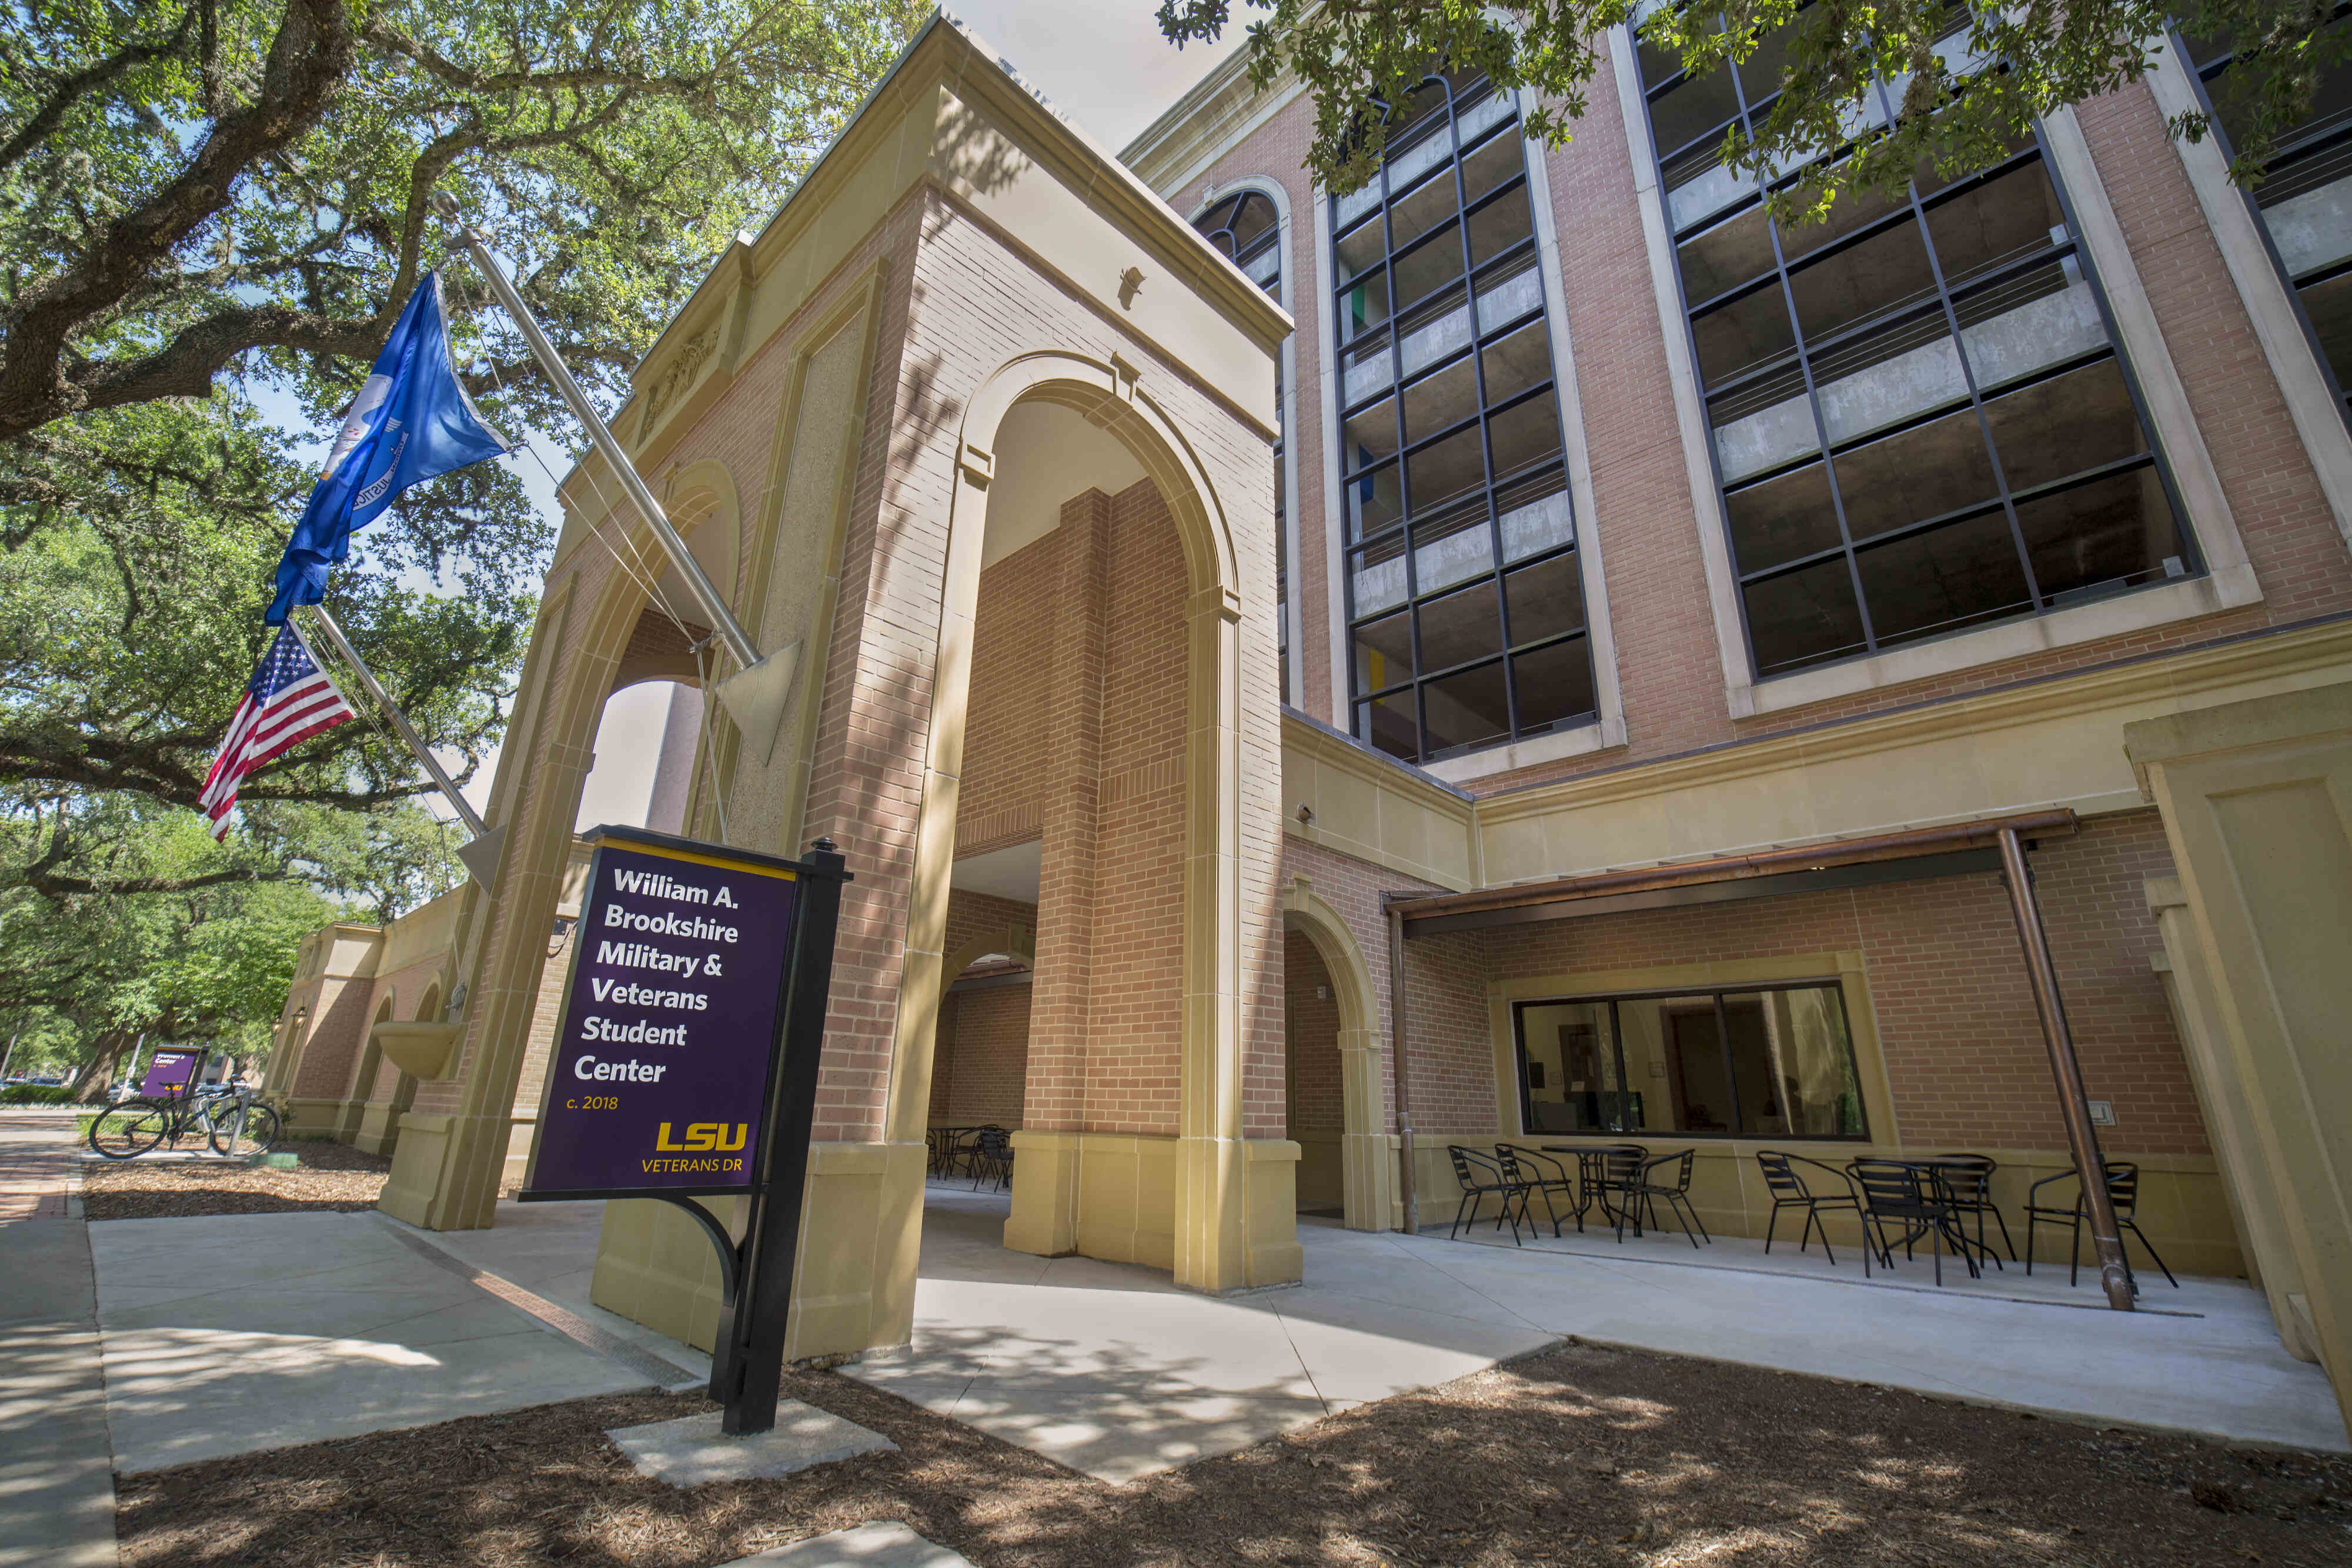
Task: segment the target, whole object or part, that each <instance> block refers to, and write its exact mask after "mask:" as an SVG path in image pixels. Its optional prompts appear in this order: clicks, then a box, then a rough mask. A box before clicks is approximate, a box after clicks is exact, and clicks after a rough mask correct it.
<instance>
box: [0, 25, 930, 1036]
mask: <svg viewBox="0 0 2352 1568" xmlns="http://www.w3.org/2000/svg"><path fill="white" fill-rule="evenodd" d="M921 15H922V12H921V11H920V10H919V8H918V7H917V6H915V5H913V4H911V0H877V3H873V4H864V5H857V4H844V3H841V0H783V3H781V4H777V3H770V0H659V3H656V0H594V3H593V4H591V5H588V6H586V7H584V8H583V7H581V6H559V5H546V4H543V3H541V0H402V3H401V4H399V5H387V4H383V3H382V0H190V3H185V4H182V3H177V0H164V3H163V4H161V5H134V4H128V3H125V0H26V3H24V4H20V5H15V6H12V7H9V8H8V9H6V10H5V13H0V1010H5V1009H37V1016H38V1017H39V1018H41V1019H47V1020H48V1021H49V1023H50V1024H53V1025H54V1024H56V1023H57V1020H58V1019H68V1020H69V1028H68V1033H71V1034H74V1035H75V1038H79V1039H81V1040H85V1041H89V1040H94V1039H99V1038H101V1037H102V1038H104V1039H106V1040H111V1041H112V1042H113V1044H112V1045H111V1046H109V1047H108V1049H115V1048H117V1047H120V1046H121V1045H122V1044H123V1043H124V1042H125V1040H127V1038H128V1037H127V1036H125V1035H124V1034H123V1033H122V1031H123V1030H131V1031H133V1033H135V1032H136V1031H137V1030H142V1029H153V1030H164V1031H166V1032H170V1033H174V1034H176V1035H177V1036H178V1037H180V1038H203V1037H204V1036H203V1033H202V1031H204V1030H222V1031H229V1030H247V1031H250V1030H253V1029H255V1028H260V1029H262V1030H264V1032H265V1033H266V1030H267V1020H268V1018H271V1017H274V1016H275V1013H276V1011H277V1009H278V1003H279V1002H280V1001H281V1000H282V999H283V997H284V988H285V980H286V977H285V975H284V974H283V973H282V972H281V969H282V966H283V965H284V964H286V963H290V962H291V957H292V952H293V946H294V940H295V937H296V936H299V933H300V932H301V931H303V930H307V929H310V928H311V927H314V926H315V925H318V924H319V923H320V921H321V920H322V919H326V918H331V917H334V916H337V915H362V916H364V917H367V918H390V917H391V916H392V915H394V914H397V913H399V912H400V911H403V910H404V909H407V908H411V907H414V906H415V904H417V903H418V902H420V901H422V900H423V899H425V898H426V897H429V896H431V895H432V894H434V893H436V892H437V891H439V890H440V889H442V888H444V887H446V886H449V885H453V884H454V883H455V881H456V879H457V867H456V864H455V862H454V861H453V860H452V859H451V856H450V848H451V844H450V835H449V832H448V831H447V830H445V829H443V828H441V827H440V826H438V825H437V824H436V823H434V822H433V821H431V820H430V819H429V818H427V817H426V816H425V814H424V813H423V812H422V810H419V809H418V808H417V807H416V806H415V803H414V799H413V798H414V797H415V796H416V795H417V794H418V793H420V792H422V791H423V790H424V789H426V788H427V785H426V783H425V779H423V777H422V774H421V770H420V769H418V768H417V767H416V765H415V762H414V760H413V759H412V758H409V756H408V755H407V754H406V752H405V751H404V749H403V748H402V747H400V746H399V745H398V744H397V743H396V742H395V741H394V739H393V738H392V737H390V736H389V735H387V734H385V733H384V731H383V728H382V727H380V726H379V725H377V724H376V723H374V722H373V715H372V714H371V713H370V712H369V710H368V708H367V705H366V701H365V698H364V696H363V695H362V694H360V693H358V692H355V691H352V690H350V689H349V686H348V684H347V685H346V695H347V696H349V697H350V698H351V699H352V702H353V704H354V706H359V707H361V709H362V713H363V715H366V717H363V718H362V721H361V722H357V723H351V724H346V725H344V726H342V727H340V728H338V729H335V730H333V731H331V732H329V733H328V734H327V735H325V736H322V737H318V738H316V739H313V740H311V741H309V742H306V743H304V744H303V745H302V746H300V747H297V748H296V749H295V750H294V751H293V752H292V753H290V754H289V755H288V756H287V757H285V758H280V759H278V761H276V762H274V763H272V764H270V765H269V766H268V767H267V768H263V769H262V770H260V771H259V772H257V774H255V775H253V776H252V777H251V778H250V779H248V780H247V783H246V785H245V786H244V789H243V790H242V803H243V811H242V826H241V828H240V829H239V831H237V833H236V834H235V835H234V836H233V837H232V839H231V841H230V842H229V843H228V844H227V845H226V846H221V845H215V843H214V842H213V841H212V840H211V839H210V837H209V836H208V835H207V834H206V833H205V831H204V827H203V824H202V823H201V821H199V819H198V818H197V817H196V816H195V814H194V812H193V811H192V810H190V808H192V807H193V805H194V801H195V799H196V795H197V792H198V790H199V789H201V786H202V782H203V779H204V776H205V770H206V769H207V768H208V767H209V765H210V762H211V758H212V755H213V752H214V749H215V747H216V746H217V745H218V743H219V740H220V737H221V735H222V732H223V729H224V728H225V727H226V723H227V720H228V717H229V715H230V713H231V711H232V710H233V708H234V707H235V706H236V700H237V697H238V695H239V694H240V692H241V691H242V689H243V687H244V685H245V683H246V681H247V679H248V677H249V676H250V674H251V673H252V670H253V666H254V663H255V661H256V660H257V657H258V656H259V653H260V652H261V649H262V646H263V643H264V641H265V638H266V635H267V629H266V628H265V627H263V625H262V623H261V620H260V612H261V610H262V608H263V606H264V605H266V604H267V603H268V598H269V581H270V576H271V571H272V569H273V568H274V566H275V564H276V562H277V559H278V551H279V549H281V548H282V546H283V544H284V541H285V538H286V535H287V532H288V530H289V528H290V527H291V526H292V523H293V521H294V518H295V517H296V516H297V515H298V514H299V508H300V507H301V505H302V502H303V500H304V498H305V497H307V495H308V494H309V491H310V486H311V484H312V482H313V481H314V479H315V478H316V465H317V461H318V458H317V455H316V448H315V447H313V446H310V445H303V446H298V445H297V444H295V442H294V441H293V440H290V439H289V436H288V435H287V434H285V433H283V432H282V431H280V430H278V429H276V428H273V424H272V420H276V421H281V422H284V423H290V424H293V425H295V426H297V427H298V428H303V429H304V430H305V434H309V433H316V434H317V435H318V436H320V438H323V437H324V435H325V434H327V433H329V432H330V431H331V428H332V426H333V424H334V423H335V421H336V419H337V416H338V415H339V414H340V413H341V410H342V408H343V407H344V405H345V404H346V403H347V402H348V401H349V399H350V398H351V396H352V393H353V392H355V391H356V390H357V388H358V387H359V385H360V383H361V382H362V379H363V378H364V377H365V375H366V373H367V369H368V366H369V363H370V362H371V361H372V360H373V358H374V355H375V353H376V350H377V349H378V348H379V347H380V346H381V344H382V342H383V336H384V334H385V332H386V331H387V330H388V329H390V327H391V325H392V322H393V320H394V317H395V316H396V314H397V313H398V311H399V310H400V308H401V307H402V305H403V304H404V302H405V301H406V298H407V297H408V295H409V292H410V290H411V289H412V288H413V287H415V282H416V280H417V278H418V277H420V276H421V275H422V274H423V272H424V271H425V269H426V268H427V267H431V266H433V265H434V264H435V263H436V262H437V261H440V260H442V259H444V255H445V250H446V246H445V243H444V239H443V236H442V231H441V227H440V225H438V223H437V221H436V220H434V219H433V218H432V217H431V216H430V214H429V210H428V207H427V198H428V197H429V196H430V195H431V194H432V193H434V192H436V190H438V191H446V192H449V193H453V194H454V195H456V196H457V199H458V201H459V203H460V204H461V205H462V206H463V207H464V208H465V209H466V210H467V213H468V214H469V216H470V217H471V218H472V219H473V221H474V222H475V223H477V224H478V225H480V226H482V227H484V228H485V229H486V230H487V231H488V233H489V234H490V235H491V237H492V239H493V243H494V244H495V245H496V246H498V247H499V249H500V250H501V251H502V253H503V254H504V255H505V256H506V257H507V258H508V260H509V263H510V264H512V265H513V266H515V267H516V268H517V282H518V287H520V289H521V291H522V293H523V295H524V297H525V298H526V299H527V300H528V301H529V303H530V306H531V308H532V309H533V310H534V311H535V312H536V313H537V314H538V315H539V317H540V319H541V321H542V322H543V323H544V324H545V325H546V327H547V329H548V331H549V333H550V335H551V337H552V338H553V339H554V340H555V341H556V343H557V344H558V346H559V347H560V348H561V349H562V351H563V352H564V354H565V356H566V358H567V359H568V360H569V361H570V362H571V363H572V366H573V368H574V370H575V371H577V372H578V373H579V375H580V377H581V379H582V380H583V382H586V383H587V384H588V386H589V387H590V388H591V390H592V392H594V393H597V394H600V395H602V396H603V397H604V399H605V400H606V401H607V402H608V403H609V402H616V401H617V400H618V398H619V397H620V396H621V395H623V394H624V392H625V388H626V375H627V372H628V371H629V370H630V368H631V367H633V366H634V365H635V362H636V361H637V359H638V358H639V356H641V355H642V354H643V353H644V351H645V350H646V349H647V348H648V347H650V346H651V343H652V341H653V339H654V336H655V334H656V331H657V330H658V329H659V328H660V327H661V325H662V324H663V323H664V322H665V321H666V320H667V319H668V317H669V316H670V314H671V313H672V312H673V311H674V310H675V309H676V308H677V306H678V304H679V303H680V302H682V301H683V300H684V298H686V296H687V295H688V293H689V292H690V291H691V290H692V288H693V287H695V286H696V285H697V284H698V283H699V282H700V280H701V279H702V277H704V275H705V274H706V273H707V272H708V270H709V267H710V265H711V263H712V260H713V259H714V258H715V257H716V256H718V255H719V254H720V253H721V252H722V251H723V249H724V248H725V246H727V245H728V243H729V242H730V240H731V239H732V237H733V235H734V234H735V232H736V230H737V229H738V228H739V227H742V226H744V225H756V224H757V223H759V222H760V221H761V219H762V218H763V217H764V215H765V214H767V213H768V212H770V211H772V209H773V207H774V206H775V205H776V204H777V203H778V202H779V201H780V200H781V199H782V195H783V194H784V193H785V192H786V191H788V190H789V189H790V188H791V186H792V184H793V182H794V181H796V180H797V179H798V178H799V177H800V175H801V173H802V172H803V171H804V170H805V169H806V167H807V166H808V164H809V162H811V161H812V160H813V159H814V156H815V154H816V153H817V152H818V151H819V150H821V149H822V148H823V146H824V144H825V142H826V141H827V140H828V139H829V138H830V137H831V136H832V134H833V133H834V131H835V130H836V129H837V128H838V127H839V126H840V124H841V123H842V122H843V121H844V120H845V119H846V118H847V116H848V114H849V112H850V111H851V110H853V109H854V108H855V107H856V104H857V103H858V102H859V101H861V100H862V99H863V98H864V96H865V94H866V91H867V90H868V89H870V88H871V86H872V85H873V83H874V82H875V81H876V80H877V78H879V76H880V73H881V71H882V70H883V68H885V67H887V64H888V62H889V61H890V59H891V57H893V55H894V54H895V53H896V51H897V50H898V47H899V46H900V45H901V44H902V43H903V42H904V41H905V39H906V38H907V37H908V36H909V35H910V33H911V31H912V28H913V26H914V25H915V23H916V22H917V21H918V20H919V18H920V16H921ZM445 281H446V284H447V287H446V290H445V298H446V301H447V303H448V304H449V306H450V307H451V309H452V315H453V320H452V337H453V343H454V352H455V355H456V358H457V361H458V364H459V369H460V372H461V374H462V375H463V376H464V377H465V379H466V382H467V386H468V388H469V390H471V391H472V392H474V393H475V395H476V397H477V399H478V402H480V403H481V404H482V408H483V413H485V415H486V416H487V417H488V418H489V419H490V420H491V421H492V423H495V424H497V425H498V426H499V429H500V430H501V431H502V432H503V433H505V434H507V435H508V436H509V437H510V438H515V439H519V440H528V439H530V438H531V437H532V436H533V435H534V434H536V435H537V437H538V438H539V439H540V441H541V444H551V445H552V446H554V447H555V448H557V449H558V450H561V449H562V448H564V447H567V446H570V445H572V444H574V443H575V442H576V439H577V432H575V431H574V430H573V428H572V423H571V420H570V417H569V415H568V414H567V413H564V412H563V411H562V407H561V405H560V403H559V402H557V400H556V399H555V397H554V396H553V394H552V393H551V391H550V389H549V388H548V387H547V386H546V385H545V383H544V382H543V381H542V380H541V377H540V373H539V371H538V370H537V367H536V365H535V363H534V362H533V361H531V359H530V355H529V354H528V352H527V351H526V350H525V349H524V347H523V345H522V343H521V341H520V338H519V336H518V335H517V334H516V333H515V332H514V330H513V329H512V326H511V324H510V323H509V322H508V321H506V320H505V319H504V318H503V316H501V315H499V314H498V313H497V312H495V311H494V310H493V309H491V308H489V306H488V298H487V292H486V290H485V289H484V288H483V287H482V286H481V284H480V282H479V280H478V279H477V278H474V277H471V276H470V273H469V272H468V270H467V267H466V266H465V264H463V263H460V264H458V265H457V266H455V267H450V268H449V269H448V270H447V271H446V274H445ZM263 408H267V409H268V410H269V411H270V413H271V416H272V418H271V419H270V420H265V419H264V418H263V416H262V414H261V413H260V412H259V410H261V409H263ZM551 542H552V541H551V537H550V529H549V528H548V527H547V525H546V523H545V522H543V521H542V520H541V518H540V517H538V516H537V515H536V513H535V511H534V509H533V507H532V506H531V504H530V498H529V497H528V496H527V495H526V494H525V493H524V491H523V488H522V486H521V485H520V483H518V481H517V480H516V478H515V477H514V475H513V474H512V473H511V472H510V471H509V469H508V468H506V467H501V466H498V465H480V466H477V467H475V468H472V469H469V470H465V471H462V472H460V473H458V474H455V475H451V476H446V477H445V478H443V479H440V480H438V481H436V482H434V483H433V484H431V485H429V486H421V487H420V488H418V489H417V490H415V491H412V492H410V493H409V495H408V496H406V497H404V498H403V499H402V501H401V502H400V503H399V504H398V506H397V507H395V508H394V510H393V512H392V513H390V514H389V515H388V516H386V517H384V518H383V519H382V520H380V521H379V522H377V523H376V524H375V525H373V527H371V528H369V529H368V530H367V531H366V532H365V533H363V534H362V535H361V536H360V537H359V539H358V541H357V545H358V549H357V552H356V553H355V555H354V558H353V559H352V561H351V562H350V563H349V564H347V565H346V566H345V567H344V568H343V569H342V570H341V571H339V573H338V574H337V578H336V581H335V586H334V591H333V596H332V599H331V605H332V608H333V610H334V612H335V614H336V616H337V618H338V620H340V621H341V623H342V625H343V626H344V628H345V630H346V631H347V632H349V634H350V635H351V638H352V642H353V643H355V644H356V645H357V646H358V648H359V650H360V652H361V653H362V656H363V657H365V658H366V659H367V660H368V662H369V663H370V664H372V665H373V667H374V668H375V670H376V671H377V673H378V674H379V675H380V676H382V678H383V681H384V683H385V685H387V686H388V687H389V688H390V689H391V690H392V692H393V695H394V697H395V698H396V699H397V700H398V701H399V702H400V703H401V704H402V706H403V707H404V710H405V711H406V713H407V714H408V716H409V717H410V718H411V719H412V720H414V721H415V724H416V726H417V727H418V728H419V729H420V730H422V731H423V732H424V734H425V737H426V738H427V739H428V740H429V741H431V742H433V743H434V744H436V746H439V747H445V748H449V749H453V750H455V751H456V752H457V753H458V754H460V755H461V756H462V757H463V758H467V759H470V762H469V764H468V765H467V766H466V767H464V768H461V769H460V771H462V772H464V773H465V774H467V775H470V774H471V773H472V771H473V767H472V766H471V764H472V763H478V761H479V760H480V759H481V758H484V757H486V756H487V755H488V751H489V748H490V747H492V746H494V745H495V744H496V743H497V741H498V739H499V735H500V733H501V729H502V727H503V725H504V722H505V717H506V714H507V711H508V705H509V700H510V696H511V688H512V685H513V681H514V678H515V674H516V671H517V669H518V667H519V665H520V658H521V653H522V647H523V643H524V641H525V639H526V638H527V636H528V634H529V629H530V622H531V618H532V616H533V614H534V613H535V610H536V590H537V586H538V578H539V573H540V571H541V567H542V565H543V563H544V560H545V559H546V556H547V552H548V550H549V549H550V546H551ZM273 993H274V994H273ZM40 1009H46V1010H40ZM76 1031H79V1032H76ZM90 1031H100V1033H99V1034H97V1035H93V1034H92V1033H91V1032H90Z"/></svg>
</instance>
